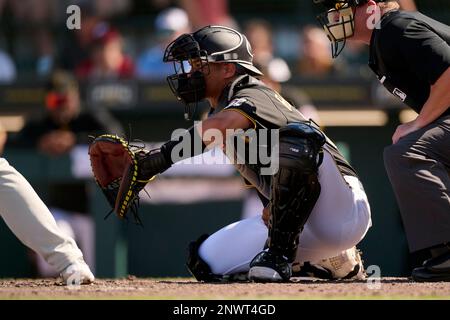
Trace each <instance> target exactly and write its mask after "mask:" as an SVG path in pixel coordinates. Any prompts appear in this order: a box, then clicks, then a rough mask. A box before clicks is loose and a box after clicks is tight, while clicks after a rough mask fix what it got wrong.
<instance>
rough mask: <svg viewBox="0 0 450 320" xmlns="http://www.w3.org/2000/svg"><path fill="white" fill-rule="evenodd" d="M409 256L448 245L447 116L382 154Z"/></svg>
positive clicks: (449, 162) (449, 118)
mask: <svg viewBox="0 0 450 320" xmlns="http://www.w3.org/2000/svg"><path fill="white" fill-rule="evenodd" d="M384 163H385V167H386V171H387V174H388V176H389V179H390V181H391V184H392V187H393V189H394V193H395V196H396V198H397V202H398V205H399V208H400V213H401V215H402V219H403V224H404V227H405V232H406V237H407V239H408V244H409V249H410V251H411V252H413V251H417V250H421V249H425V248H428V247H431V246H434V245H438V244H442V243H445V242H450V174H449V172H450V116H446V117H443V118H441V119H438V120H436V121H435V122H433V123H431V124H429V125H428V126H426V127H424V128H422V129H420V130H418V131H416V132H413V133H411V134H409V135H408V136H406V137H403V138H402V139H400V140H399V141H398V142H397V143H396V144H394V145H391V146H388V147H386V148H385V150H384Z"/></svg>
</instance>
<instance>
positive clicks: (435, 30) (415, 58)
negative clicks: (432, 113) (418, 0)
mask: <svg viewBox="0 0 450 320" xmlns="http://www.w3.org/2000/svg"><path fill="white" fill-rule="evenodd" d="M369 66H370V67H371V68H372V70H373V71H374V72H375V73H376V74H377V76H378V78H379V80H380V82H381V83H382V84H383V85H384V86H385V87H386V88H387V89H388V90H389V91H390V92H391V93H392V94H394V95H395V96H397V97H398V98H399V99H400V100H402V101H403V102H404V103H405V104H406V105H408V106H409V107H411V108H412V109H414V110H415V111H416V112H417V113H420V111H421V110H422V107H423V105H424V104H425V102H426V101H427V100H428V98H429V96H430V87H431V85H433V84H434V83H435V82H436V81H437V80H438V79H439V77H440V76H441V75H442V74H443V73H444V72H445V71H446V70H447V68H448V67H450V27H449V26H447V25H445V24H442V23H440V22H438V21H436V20H433V19H431V18H429V17H427V16H425V15H423V14H421V13H419V12H404V11H391V12H388V13H386V14H385V15H384V16H383V18H382V19H381V22H380V25H379V27H376V28H375V29H374V31H373V34H372V38H371V42H370V60H369ZM445 115H450V106H449V108H448V109H447V111H446V112H444V114H443V116H445Z"/></svg>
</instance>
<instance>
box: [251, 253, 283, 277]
mask: <svg viewBox="0 0 450 320" xmlns="http://www.w3.org/2000/svg"><path fill="white" fill-rule="evenodd" d="M291 276H292V267H291V264H290V263H289V262H288V261H287V259H286V258H285V257H283V256H281V255H278V254H275V253H273V252H270V251H262V252H260V253H258V254H257V255H256V257H255V258H253V260H252V262H250V270H249V272H248V278H249V279H250V280H251V281H254V282H287V281H289V279H290V278H291Z"/></svg>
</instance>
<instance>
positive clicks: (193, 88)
mask: <svg viewBox="0 0 450 320" xmlns="http://www.w3.org/2000/svg"><path fill="white" fill-rule="evenodd" d="M177 58H178V59H174V60H172V61H171V62H172V63H173V66H174V70H175V73H174V74H171V75H169V76H168V77H167V78H166V79H167V82H168V84H169V87H170V89H171V90H172V92H173V94H174V95H175V97H176V98H177V99H178V100H179V101H181V102H183V103H184V104H185V108H184V118H185V119H186V120H191V119H192V116H193V114H194V113H195V111H196V110H197V107H198V104H199V102H200V101H202V100H203V99H204V98H205V90H206V83H205V75H208V74H209V73H210V67H209V62H208V56H207V53H206V51H204V50H203V51H198V52H195V53H188V52H186V54H183V55H182V56H178V57H177ZM194 61H196V63H199V64H198V65H197V67H196V68H195V69H193V68H192V64H194V63H195V62H194Z"/></svg>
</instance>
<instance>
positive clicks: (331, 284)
mask: <svg viewBox="0 0 450 320" xmlns="http://www.w3.org/2000/svg"><path fill="white" fill-rule="evenodd" d="M0 299H158V300H168V299H181V300H185V299H186V300H191V299H208V300H209V299H251V300H253V299H269V300H270V299H449V300H450V283H448V282H447V283H443V282H440V283H414V282H412V281H410V280H408V279H406V278H383V279H382V280H381V281H380V282H378V283H377V282H366V281H358V282H355V281H323V280H315V281H312V280H310V279H308V280H305V279H294V280H293V282H291V283H285V284H256V283H228V284H224V283H216V284H205V283H198V282H196V281H195V280H193V279H190V278H171V279H142V278H135V277H132V276H130V277H128V278H125V279H98V280H96V282H95V283H94V284H90V285H82V286H74V287H67V286H64V285H62V284H61V283H60V282H59V281H58V280H56V279H45V280H44V279H43V280H36V279H2V280H0Z"/></svg>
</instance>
